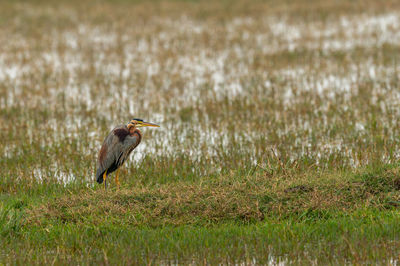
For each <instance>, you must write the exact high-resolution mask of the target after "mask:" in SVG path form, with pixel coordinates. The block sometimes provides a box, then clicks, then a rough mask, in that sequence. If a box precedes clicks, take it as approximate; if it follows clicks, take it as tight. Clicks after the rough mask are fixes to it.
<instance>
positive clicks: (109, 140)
mask: <svg viewBox="0 0 400 266" xmlns="http://www.w3.org/2000/svg"><path fill="white" fill-rule="evenodd" d="M139 126H141V127H144V126H153V127H158V125H156V124H152V123H148V122H143V120H142V119H133V120H132V121H131V122H129V123H128V124H127V125H119V126H117V127H116V128H114V129H113V130H112V131H111V132H110V133H109V134H108V136H107V137H106V138H105V140H104V142H103V145H102V146H101V149H100V152H99V155H98V159H97V172H96V180H97V182H98V183H99V184H101V183H103V179H104V178H105V177H107V176H108V175H109V174H111V173H112V172H114V171H115V170H117V169H118V168H119V167H121V166H122V164H123V163H124V162H125V161H126V159H128V157H129V154H130V153H131V152H132V151H133V150H134V149H135V148H136V147H137V146H138V145H139V143H140V141H141V140H142V133H141V132H140V130H139V129H137V127H139ZM116 182H117V184H119V181H118V171H117V175H116ZM105 185H107V184H105Z"/></svg>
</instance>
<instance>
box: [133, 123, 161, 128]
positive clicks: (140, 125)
mask: <svg viewBox="0 0 400 266" xmlns="http://www.w3.org/2000/svg"><path fill="white" fill-rule="evenodd" d="M136 127H160V126H159V125H156V124H153V123H149V122H139V123H137V124H136Z"/></svg>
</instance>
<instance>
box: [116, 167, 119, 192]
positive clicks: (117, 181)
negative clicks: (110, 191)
mask: <svg viewBox="0 0 400 266" xmlns="http://www.w3.org/2000/svg"><path fill="white" fill-rule="evenodd" d="M119 170H120V168H118V170H117V173H116V174H115V183H116V184H117V186H118V188H119V179H118V177H119Z"/></svg>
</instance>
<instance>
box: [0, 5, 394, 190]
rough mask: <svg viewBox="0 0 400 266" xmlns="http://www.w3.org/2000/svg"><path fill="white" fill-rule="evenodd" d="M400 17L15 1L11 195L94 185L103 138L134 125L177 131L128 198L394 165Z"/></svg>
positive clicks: (342, 8) (4, 72)
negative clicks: (143, 186) (284, 169)
mask: <svg viewBox="0 0 400 266" xmlns="http://www.w3.org/2000/svg"><path fill="white" fill-rule="evenodd" d="M399 14H400V4H399V2H398V1H373V0H367V1H344V0H328V1H326V0H324V1H320V0H312V1H308V0H307V1H305V0H304V1H303V0H299V1H274V0H271V1H251V2H249V1H241V0H237V1H218V2H215V1H172V0H171V1H128V0H115V1H111V0H110V1H75V0H73V1H50V0H48V1H47V0H33V1H1V3H0V47H1V48H0V128H1V130H0V137H1V139H2V141H1V142H0V151H1V153H2V156H1V159H0V176H1V177H2V182H3V184H2V189H3V190H5V191H12V190H15V189H17V188H16V187H17V186H18V185H22V186H30V185H32V184H34V183H36V182H42V181H43V180H45V181H46V182H50V183H51V182H55V183H68V182H72V183H80V184H81V183H87V182H88V183H89V184H92V182H93V178H94V171H95V167H96V155H97V153H98V150H99V148H100V145H101V143H102V141H103V139H104V137H105V136H106V134H107V133H108V132H109V131H110V130H111V129H112V128H113V127H114V126H116V125H118V124H121V123H126V122H128V121H129V120H130V119H132V118H133V117H139V118H143V119H145V120H148V121H152V122H155V123H158V124H160V125H161V126H162V127H161V128H160V129H157V130H149V129H145V130H144V139H143V142H142V144H141V145H140V146H139V147H138V149H137V150H136V151H135V152H133V154H132V159H131V160H130V161H128V162H127V164H126V167H125V168H124V169H125V170H124V171H125V172H124V173H123V174H122V176H125V178H126V180H123V182H127V181H128V179H129V180H131V182H142V183H152V182H154V183H157V182H158V183H163V182H170V181H174V180H197V179H199V178H203V177H204V176H213V175H216V174H220V173H229V172H231V171H238V172H241V171H243V172H248V171H249V170H251V169H253V168H254V167H263V168H271V169H272V168H274V167H275V166H276V165H280V164H282V163H283V164H286V165H290V166H293V167H292V168H293V169H294V170H295V171H298V172H302V171H307V170H308V169H310V168H313V169H332V170H337V169H355V168H358V167H363V166H365V165H368V164H371V163H374V162H384V163H391V162H394V161H396V160H397V159H398V157H399V152H398V151H399V138H398V135H399V101H400V91H399V89H398V87H399V52H400V51H399V50H400V48H399V43H400V31H399V30H400V16H399ZM133 177H135V178H134V179H133ZM150 177H151V178H150ZM27 181H29V182H27Z"/></svg>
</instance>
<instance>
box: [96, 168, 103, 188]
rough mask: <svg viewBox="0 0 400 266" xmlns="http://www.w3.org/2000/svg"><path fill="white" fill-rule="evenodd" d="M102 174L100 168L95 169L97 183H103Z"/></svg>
mask: <svg viewBox="0 0 400 266" xmlns="http://www.w3.org/2000/svg"><path fill="white" fill-rule="evenodd" d="M103 174H104V172H102V171H101V170H100V169H97V173H96V181H97V183H99V184H101V183H103Z"/></svg>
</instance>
